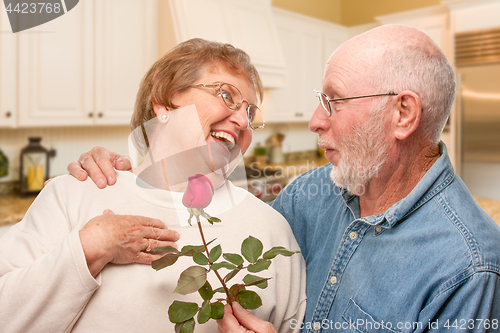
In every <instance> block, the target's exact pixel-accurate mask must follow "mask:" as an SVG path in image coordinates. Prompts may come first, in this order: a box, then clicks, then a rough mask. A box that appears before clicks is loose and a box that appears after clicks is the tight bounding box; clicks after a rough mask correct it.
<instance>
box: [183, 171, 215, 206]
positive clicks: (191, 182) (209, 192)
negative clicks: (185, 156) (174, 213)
mask: <svg viewBox="0 0 500 333" xmlns="http://www.w3.org/2000/svg"><path fill="white" fill-rule="evenodd" d="M213 196H214V187H213V186H212V182H211V181H210V179H208V178H207V177H206V176H204V175H200V174H197V175H196V176H193V177H189V178H188V187H187V189H186V192H184V196H183V197H182V204H183V205H184V206H186V207H187V208H198V209H203V208H205V207H207V206H208V205H209V204H210V202H211V201H212V197H213Z"/></svg>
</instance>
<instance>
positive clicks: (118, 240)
mask: <svg viewBox="0 0 500 333" xmlns="http://www.w3.org/2000/svg"><path fill="white" fill-rule="evenodd" d="M178 239H179V234H178V233H177V232H176V231H174V230H170V229H168V228H167V227H166V226H165V224H164V223H163V222H162V221H160V220H157V219H153V218H148V217H144V216H134V215H115V214H114V213H113V212H112V211H111V210H109V209H107V210H106V211H104V213H103V215H101V216H96V217H94V218H93V219H91V220H90V221H89V222H87V224H86V225H85V226H84V227H83V229H82V230H80V241H81V243H82V247H83V252H84V253H85V258H86V259H87V265H88V267H89V271H90V273H91V274H92V276H94V277H96V276H97V274H98V273H99V272H100V271H101V270H102V269H103V268H104V266H106V264H107V263H113V264H130V263H140V264H151V262H152V261H153V260H156V259H159V258H161V257H162V254H160V253H152V252H154V251H155V249H156V248H158V247H161V246H167V245H171V246H174V247H176V245H175V243H173V242H175V241H177V240H178Z"/></svg>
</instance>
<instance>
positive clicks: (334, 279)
mask: <svg viewBox="0 0 500 333" xmlns="http://www.w3.org/2000/svg"><path fill="white" fill-rule="evenodd" d="M330 283H331V284H335V283H337V277H336V276H335V275H334V276H332V277H331V278H330Z"/></svg>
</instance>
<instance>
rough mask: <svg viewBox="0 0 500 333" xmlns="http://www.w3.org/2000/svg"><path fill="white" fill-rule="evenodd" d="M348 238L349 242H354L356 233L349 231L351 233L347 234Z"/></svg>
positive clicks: (356, 236)
mask: <svg viewBox="0 0 500 333" xmlns="http://www.w3.org/2000/svg"><path fill="white" fill-rule="evenodd" d="M349 238H350V239H351V240H355V239H356V238H358V233H357V232H356V231H351V232H350V233H349Z"/></svg>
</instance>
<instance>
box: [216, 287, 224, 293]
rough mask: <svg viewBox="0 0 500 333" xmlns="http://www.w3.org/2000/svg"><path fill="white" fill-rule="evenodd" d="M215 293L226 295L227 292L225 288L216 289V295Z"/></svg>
mask: <svg viewBox="0 0 500 333" xmlns="http://www.w3.org/2000/svg"><path fill="white" fill-rule="evenodd" d="M215 293H223V294H224V293H226V291H225V290H224V288H223V287H220V288H217V289H214V294H215Z"/></svg>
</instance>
